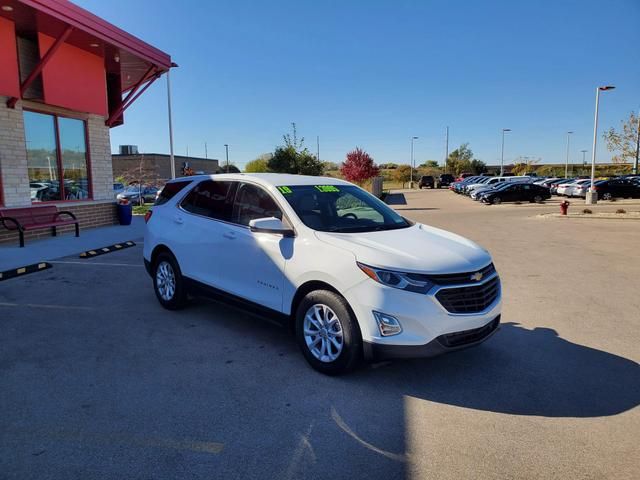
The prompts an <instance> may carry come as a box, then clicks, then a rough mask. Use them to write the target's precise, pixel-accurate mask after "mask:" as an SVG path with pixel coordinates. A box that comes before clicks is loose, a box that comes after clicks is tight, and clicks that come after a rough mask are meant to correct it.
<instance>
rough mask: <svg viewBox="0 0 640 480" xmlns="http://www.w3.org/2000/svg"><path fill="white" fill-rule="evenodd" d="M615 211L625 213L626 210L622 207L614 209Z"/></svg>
mask: <svg viewBox="0 0 640 480" xmlns="http://www.w3.org/2000/svg"><path fill="white" fill-rule="evenodd" d="M616 213H627V211H626V210H625V209H624V208H619V209H617V210H616Z"/></svg>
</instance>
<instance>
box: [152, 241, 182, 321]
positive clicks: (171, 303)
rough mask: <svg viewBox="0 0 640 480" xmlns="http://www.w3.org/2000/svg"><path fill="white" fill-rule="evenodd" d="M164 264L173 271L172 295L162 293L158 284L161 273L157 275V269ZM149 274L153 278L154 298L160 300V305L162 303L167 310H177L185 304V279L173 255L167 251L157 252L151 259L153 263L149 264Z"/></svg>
mask: <svg viewBox="0 0 640 480" xmlns="http://www.w3.org/2000/svg"><path fill="white" fill-rule="evenodd" d="M165 265H168V267H169V268H170V270H171V272H172V273H173V277H174V280H175V286H174V291H173V294H172V295H168V294H166V293H164V294H163V292H162V286H161V285H160V277H161V276H162V275H160V276H159V275H158V270H159V269H160V268H161V267H163V266H165ZM151 274H152V278H153V290H154V291H155V293H156V298H157V299H158V301H159V302H160V305H162V306H163V307H164V308H166V309H167V310H179V309H181V308H183V307H184V306H185V305H186V303H187V289H186V285H185V281H184V278H183V277H182V272H181V271H180V266H179V265H178V262H177V261H176V259H175V257H174V256H173V255H171V254H170V253H169V252H162V253H160V254H158V256H157V257H156V258H155V260H154V261H153V265H152V266H151Z"/></svg>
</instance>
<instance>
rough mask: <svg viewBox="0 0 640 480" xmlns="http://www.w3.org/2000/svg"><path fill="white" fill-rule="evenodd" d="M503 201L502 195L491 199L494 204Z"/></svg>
mask: <svg viewBox="0 0 640 480" xmlns="http://www.w3.org/2000/svg"><path fill="white" fill-rule="evenodd" d="M501 203H502V199H501V198H500V197H494V199H493V200H491V204H492V205H500V204H501Z"/></svg>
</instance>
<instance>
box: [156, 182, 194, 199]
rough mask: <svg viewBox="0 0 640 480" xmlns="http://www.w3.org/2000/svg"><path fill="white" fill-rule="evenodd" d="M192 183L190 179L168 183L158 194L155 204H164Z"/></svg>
mask: <svg viewBox="0 0 640 480" xmlns="http://www.w3.org/2000/svg"><path fill="white" fill-rule="evenodd" d="M190 183H191V181H190V180H187V181H183V182H171V183H167V184H166V185H165V186H164V187H163V188H162V190H160V193H159V194H158V198H156V201H155V203H154V205H163V204H165V203H167V202H168V201H169V200H171V199H172V198H173V197H175V196H176V195H177V194H178V193H179V192H180V191H181V190H182V189H183V188H184V187H186V186H187V185H189V184H190Z"/></svg>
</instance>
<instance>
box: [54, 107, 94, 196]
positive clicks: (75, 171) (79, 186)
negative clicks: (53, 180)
mask: <svg viewBox="0 0 640 480" xmlns="http://www.w3.org/2000/svg"><path fill="white" fill-rule="evenodd" d="M58 130H59V133H60V151H61V152H62V171H63V173H64V196H65V200H84V199H87V198H89V177H88V176H87V147H86V143H85V129H84V121H82V120H77V119H75V118H64V117H58Z"/></svg>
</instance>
